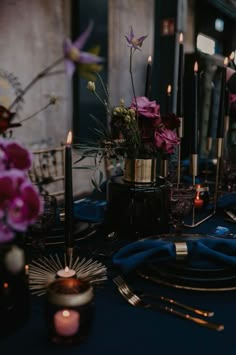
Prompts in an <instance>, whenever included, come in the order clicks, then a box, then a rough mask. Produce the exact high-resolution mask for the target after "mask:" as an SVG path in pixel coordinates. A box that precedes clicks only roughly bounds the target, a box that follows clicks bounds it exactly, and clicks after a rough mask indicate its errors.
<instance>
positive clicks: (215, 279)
mask: <svg viewBox="0 0 236 355" xmlns="http://www.w3.org/2000/svg"><path fill="white" fill-rule="evenodd" d="M203 237H205V236H204V235H200V234H184V235H182V236H181V237H179V236H175V235H171V234H166V235H160V236H151V237H149V239H161V240H168V241H173V242H180V241H187V240H194V239H195V240H196V238H197V239H199V238H203ZM216 238H217V237H216ZM137 273H138V274H139V275H140V276H142V277H144V278H146V279H149V280H152V281H154V282H156V283H159V284H162V285H165V286H170V287H174V288H183V289H189V290H197V291H227V290H236V269H233V268H228V267H223V266H215V267H212V268H204V267H203V268H200V267H198V268H195V267H192V266H190V265H188V264H187V262H184V261H181V262H180V261H176V262H171V263H153V262H152V263H148V264H145V265H143V266H142V267H140V268H139V269H138V270H137Z"/></svg>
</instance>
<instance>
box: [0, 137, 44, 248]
mask: <svg viewBox="0 0 236 355" xmlns="http://www.w3.org/2000/svg"><path fill="white" fill-rule="evenodd" d="M31 163H32V156H31V154H30V152H29V151H28V150H26V149H25V148H24V147H23V146H22V145H21V144H19V143H18V142H15V141H12V140H8V139H3V138H1V139H0V243H3V242H8V241H10V240H12V239H13V238H14V237H15V235H16V233H18V232H25V231H26V230H27V228H28V227H29V226H30V225H32V224H34V223H35V222H36V220H37V218H38V216H39V215H40V214H41V213H42V211H43V203H42V199H41V197H40V195H39V192H38V189H37V188H36V187H35V186H34V185H33V184H32V183H31V181H30V180H29V178H28V176H27V172H28V170H29V169H30V167H31Z"/></svg>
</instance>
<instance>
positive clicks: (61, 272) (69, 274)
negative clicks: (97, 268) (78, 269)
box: [57, 266, 76, 278]
mask: <svg viewBox="0 0 236 355" xmlns="http://www.w3.org/2000/svg"><path fill="white" fill-rule="evenodd" d="M75 274H76V273H75V270H72V269H69V268H68V266H66V267H65V269H62V270H58V271H57V276H58V277H62V278H68V277H74V276H75Z"/></svg>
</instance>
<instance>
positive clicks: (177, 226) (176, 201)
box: [170, 183, 196, 234]
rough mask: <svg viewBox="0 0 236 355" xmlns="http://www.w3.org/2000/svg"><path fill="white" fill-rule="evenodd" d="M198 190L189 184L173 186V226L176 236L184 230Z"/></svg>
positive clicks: (171, 206)
mask: <svg viewBox="0 0 236 355" xmlns="http://www.w3.org/2000/svg"><path fill="white" fill-rule="evenodd" d="M195 194H196V190H195V188H194V187H193V186H190V185H187V184H183V183H181V184H172V186H171V195H170V216H171V224H172V226H173V228H174V232H175V234H181V233H182V230H183V228H184V217H185V216H187V215H189V214H190V212H191V210H192V208H193V203H194V197H195Z"/></svg>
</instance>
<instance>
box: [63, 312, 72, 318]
mask: <svg viewBox="0 0 236 355" xmlns="http://www.w3.org/2000/svg"><path fill="white" fill-rule="evenodd" d="M62 316H63V317H65V318H67V317H69V316H70V312H69V311H67V310H66V311H62Z"/></svg>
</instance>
